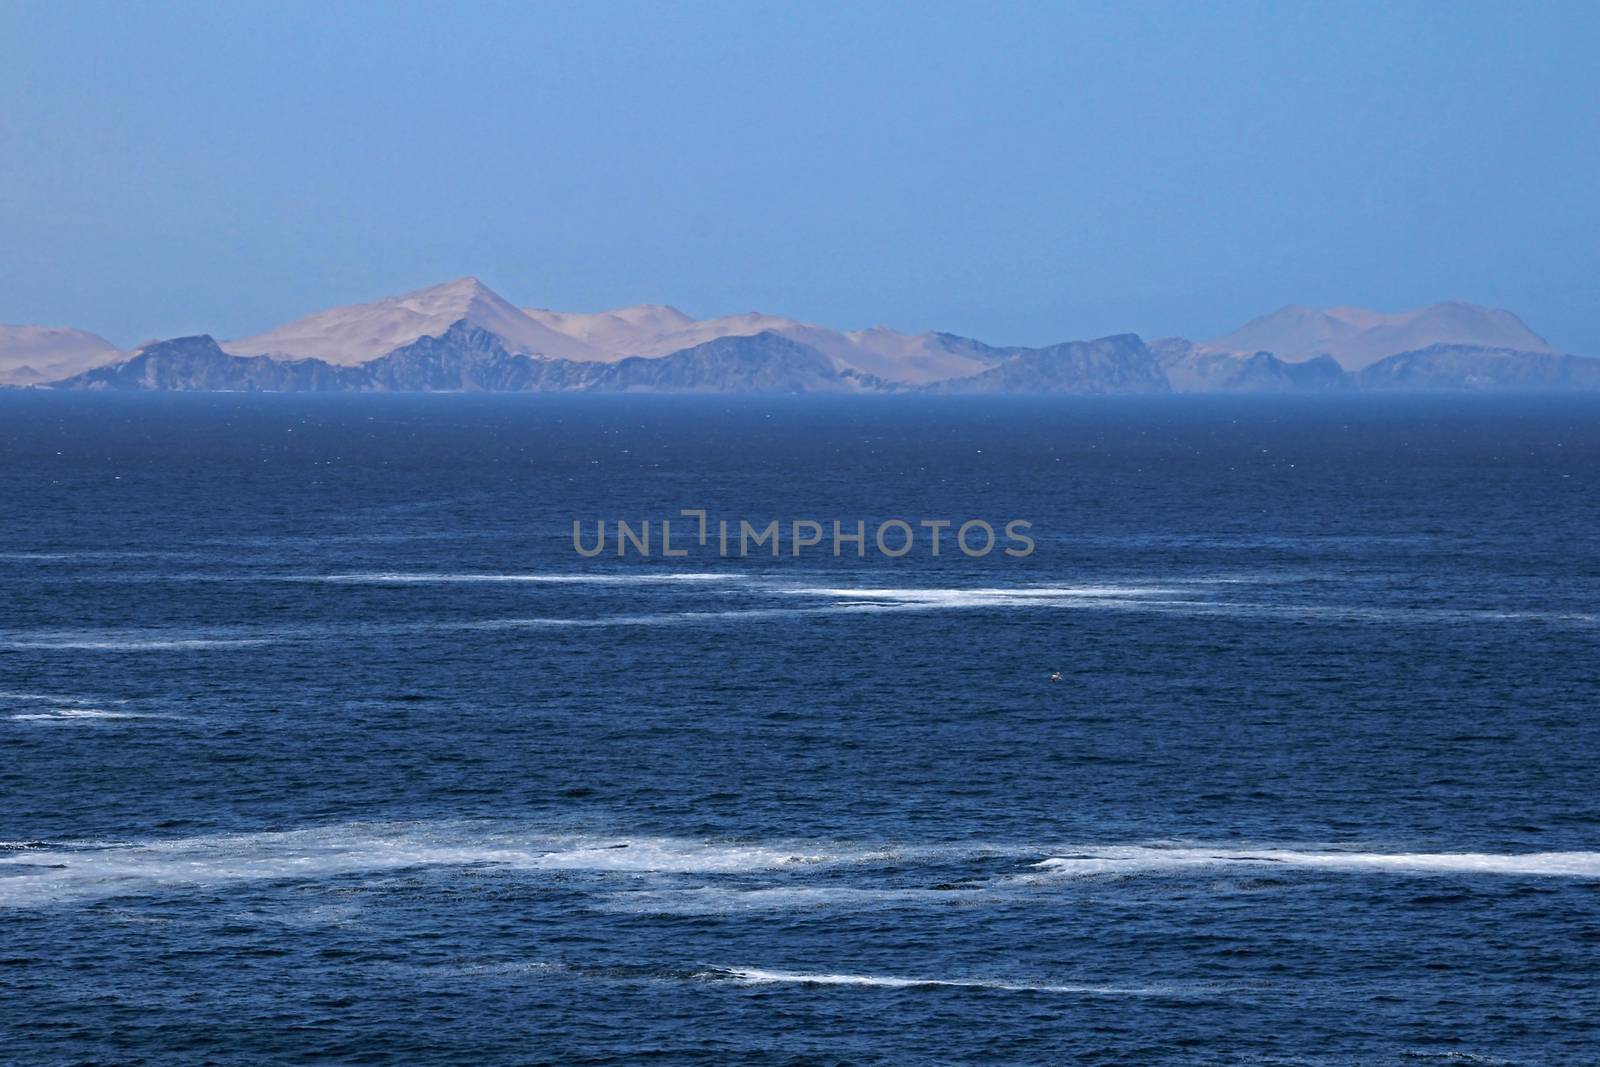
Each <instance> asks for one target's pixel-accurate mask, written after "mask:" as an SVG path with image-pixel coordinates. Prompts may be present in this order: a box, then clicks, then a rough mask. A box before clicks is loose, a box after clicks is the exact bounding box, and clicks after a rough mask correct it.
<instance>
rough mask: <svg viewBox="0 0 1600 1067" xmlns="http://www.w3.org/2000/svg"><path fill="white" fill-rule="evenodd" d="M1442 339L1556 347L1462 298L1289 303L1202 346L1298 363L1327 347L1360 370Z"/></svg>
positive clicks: (1502, 314)
mask: <svg viewBox="0 0 1600 1067" xmlns="http://www.w3.org/2000/svg"><path fill="white" fill-rule="evenodd" d="M1437 344H1452V345H1471V346H1478V347H1483V348H1508V349H1515V350H1517V351H1522V352H1551V351H1553V350H1552V349H1551V347H1550V345H1549V344H1548V343H1547V342H1546V341H1545V339H1544V338H1542V337H1540V336H1539V335H1538V334H1536V333H1534V332H1533V331H1532V330H1530V329H1529V328H1528V327H1527V325H1526V324H1525V323H1524V322H1523V321H1522V320H1521V319H1519V318H1517V316H1516V315H1514V314H1512V313H1511V312H1509V311H1505V310H1503V309H1499V308H1486V307H1480V306H1478V305H1476V304H1469V303H1466V302H1465V301H1460V300H1450V301H1445V302H1443V303H1438V304H1431V305H1429V306H1428V307H1425V308H1418V309H1417V310H1415V311H1400V312H1383V311H1373V310H1370V309H1368V308H1361V307H1350V306H1341V307H1331V308H1322V309H1318V308H1309V307H1305V306H1303V305H1299V304H1289V305H1286V306H1284V307H1282V308H1279V309H1278V310H1277V311H1274V312H1273V313H1272V314H1270V315H1263V316H1262V317H1261V318H1258V319H1253V320H1251V321H1250V322H1248V323H1246V324H1245V325H1244V326H1241V327H1240V328H1239V329H1237V330H1235V331H1233V332H1232V333H1230V334H1225V335H1223V336H1222V337H1218V338H1216V339H1215V340H1212V341H1208V342H1206V343H1205V344H1204V345H1202V346H1201V349H1202V350H1203V351H1207V352H1221V353H1231V354H1244V355H1249V354H1251V353H1254V352H1271V353H1273V354H1274V355H1276V356H1277V357H1278V358H1279V359H1283V360H1286V361H1288V362H1291V363H1295V362H1303V361H1304V360H1308V359H1312V358H1314V357H1316V356H1319V355H1324V354H1326V355H1330V356H1332V357H1333V358H1334V359H1336V360H1338V362H1339V364H1340V365H1341V366H1343V367H1345V368H1346V369H1347V370H1359V369H1361V368H1362V367H1365V366H1368V365H1369V364H1372V363H1376V362H1377V361H1378V360H1380V359H1385V358H1387V357H1389V356H1392V355H1396V354H1398V353H1400V352H1413V351H1416V350H1418V349H1422V348H1428V347H1430V346H1432V345H1437Z"/></svg>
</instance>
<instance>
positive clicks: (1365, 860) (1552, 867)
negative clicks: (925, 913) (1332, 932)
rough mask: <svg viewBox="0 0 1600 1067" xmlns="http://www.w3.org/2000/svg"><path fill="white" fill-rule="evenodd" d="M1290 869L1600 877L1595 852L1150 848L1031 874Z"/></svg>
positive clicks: (1086, 853)
mask: <svg viewBox="0 0 1600 1067" xmlns="http://www.w3.org/2000/svg"><path fill="white" fill-rule="evenodd" d="M1240 866H1243V867H1256V868H1270V867H1274V866H1277V867H1295V868H1306V869H1314V870H1324V871H1351V872H1361V871H1393V872H1396V873H1414V874H1462V875H1470V874H1485V875H1527V876H1539V877H1542V876H1548V877H1575V878H1595V877H1600V852H1527V853H1484V852H1356V851H1337V850H1328V851H1312V850H1299V849H1223V848H1205V847H1198V848H1154V847H1147V846H1138V845H1129V846H1113V847H1106V848H1094V849H1084V850H1081V851H1078V852H1077V853H1076V854H1075V855H1072V856H1060V857H1053V858H1051V859H1046V860H1043V861H1041V862H1040V863H1038V864H1035V868H1036V869H1038V870H1041V871H1044V872H1046V873H1047V874H1048V875H1051V876H1058V877H1087V876H1095V875H1116V874H1136V873H1149V872H1161V871H1181V870H1190V869H1196V868H1207V867H1240Z"/></svg>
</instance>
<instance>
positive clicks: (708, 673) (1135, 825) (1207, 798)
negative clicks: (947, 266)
mask: <svg viewBox="0 0 1600 1067" xmlns="http://www.w3.org/2000/svg"><path fill="white" fill-rule="evenodd" d="M683 508H703V509H706V510H707V511H708V513H709V515H710V517H711V520H712V522H713V523H714V522H715V521H716V520H717V519H718V518H727V519H731V520H734V521H735V522H737V520H738V519H740V518H744V519H748V520H750V521H751V522H752V523H756V524H758V525H759V524H764V523H765V522H767V521H768V520H771V519H778V520H780V521H782V522H784V523H788V522H790V521H792V520H794V519H805V518H812V519H817V520H821V521H823V522H829V521H831V520H832V519H835V518H837V519H840V520H843V521H844V522H845V523H846V526H847V527H849V526H853V524H854V522H855V521H857V520H861V521H864V522H866V523H867V524H868V529H869V531H870V530H871V529H872V528H873V527H874V526H876V524H877V523H879V522H881V521H883V520H885V519H888V518H895V517H899V518H903V519H907V520H911V521H912V522H913V523H914V522H916V521H918V520H921V519H943V520H951V521H953V522H955V523H957V524H959V523H960V522H962V521H964V520H966V519H970V518H983V519H986V520H988V521H990V522H991V523H994V524H995V525H996V526H997V527H999V526H1000V525H1001V524H1003V523H1004V522H1005V521H1007V520H1010V519H1024V520H1027V521H1029V522H1031V523H1032V524H1033V525H1032V527H1031V529H1030V531H1029V532H1030V534H1031V536H1032V537H1033V538H1034V540H1035V542H1036V546H1037V547H1036V550H1035V551H1034V553H1033V554H1032V555H1030V556H1028V557H1026V558H1021V559H1018V558H1012V557H1007V556H1005V555H1003V554H1002V553H1000V552H999V551H996V552H994V553H991V554H990V555H989V556H985V557H983V558H981V559H974V558H969V557H967V556H965V555H963V554H962V553H960V552H959V551H952V550H951V546H950V544H949V543H948V542H946V544H945V548H944V551H943V552H942V553H941V554H940V555H939V556H938V557H937V558H935V557H933V556H931V555H930V554H928V553H927V552H926V551H925V550H924V549H923V548H921V547H919V548H918V549H917V550H915V551H913V552H912V553H910V554H908V555H906V556H905V557H903V558H899V559H886V558H884V557H882V556H881V555H879V554H877V553H876V551H875V550H871V549H870V547H869V551H868V554H867V557H866V558H864V559H857V558H853V557H851V556H848V555H846V556H845V557H843V558H839V559H835V558H833V557H832V555H831V552H829V551H827V546H826V545H825V546H824V549H823V550H821V551H818V552H814V553H806V554H803V555H802V556H801V557H800V558H794V557H793V556H790V555H787V554H786V555H784V556H783V557H781V558H778V559H773V558H771V556H769V555H765V554H760V555H753V556H751V557H749V558H742V559H741V558H726V559H725V558H721V557H720V556H719V555H718V554H717V553H716V552H715V551H714V550H710V549H703V548H700V547H699V546H698V545H693V546H692V547H693V549H694V550H693V551H691V552H690V555H689V556H687V557H684V558H673V559H663V558H661V557H660V554H659V551H657V552H656V553H655V554H654V555H653V556H652V557H651V558H648V559H640V558H638V557H637V556H635V555H630V556H628V557H626V558H620V559H619V558H617V557H616V555H615V554H614V552H610V553H608V554H607V555H604V556H601V557H596V558H592V559H591V558H584V557H581V556H579V555H578V554H577V553H576V552H574V550H573V545H572V536H571V526H572V522H573V521H574V520H575V519H578V520H582V521H584V522H585V523H588V524H592V523H594V522H596V521H601V520H603V521H607V522H612V521H615V520H616V519H625V520H628V521H630V522H632V523H634V524H636V525H637V524H638V523H640V522H641V521H642V520H644V519H647V518H648V519H652V520H655V521H659V519H661V518H663V517H666V518H673V519H679V511H680V509H683ZM679 521H681V522H682V528H681V529H680V527H679V524H678V522H675V523H674V536H675V538H676V537H679V536H681V535H682V533H683V532H684V531H687V530H689V529H690V528H691V525H692V522H691V520H687V519H681V520H679ZM1597 529H1600V404H1597V403H1596V402H1595V401H1593V400H1577V399H1574V400H1559V399H1543V400H1535V399H1507V398H1501V399H1487V398H1448V399H1446V398H1436V399H1405V398H1372V397H1363V398H1361V399H1360V400H1350V399H1336V398H1318V399H1294V398H1291V399H1285V398H1272V399H1255V400H1228V399H1218V398H1209V399H1187V400H1175V399H1163V400H1159V401H1157V400H1122V399H1096V400H1077V401H1066V400H1054V401H1035V400H1020V399H1009V400H994V401H974V400H971V399H960V400H956V399H952V400H948V401H931V400H909V399H896V398H879V399H860V400H852V401H849V402H844V401H818V400H815V399H810V400H803V399H739V400H715V399H687V398H680V399H666V398H652V397H621V398H611V399H599V398H551V397H344V398H338V397H322V398H316V397H311V398H307V397H271V396H267V397H246V396H234V395H152V396H131V397H130V396H85V395H70V396H68V395H53V394H43V393H15V394H10V395H0V1035H3V1038H0V1041H3V1043H0V1060H3V1061H4V1062H7V1063H26V1064H45V1063H61V1064H67V1063H116V1064H136V1063H151V1064H157V1063H161V1064H164V1063H189V1062H194V1063H200V1062H216V1063H249V1064H261V1063H301V1062H309V1061H324V1062H360V1063H408V1064H410V1063H453V1062H463V1061H468V1060H471V1061H475V1062H484V1063H502V1062H504V1063H618V1064H632V1063H639V1062H657V1063H680V1062H681V1063H691V1062H702V1063H913V1064H927V1063H1065V1062H1074V1063H1103V1064H1113V1063H1116V1064H1122V1063H1126V1064H1157V1063H1160V1064H1166V1063H1174V1064H1191V1063H1192V1064H1212V1063H1217V1064H1224V1063H1226V1064H1233V1063H1252V1064H1319V1065H1327V1064H1382V1063H1396V1064H1409V1063H1422V1064H1589V1063H1594V1062H1597V1061H1600V1024H1597V1022H1596V1020H1597V1019H1600V981H1597V980H1600V763H1597V756H1600V725H1597V699H1600V681H1597V677H1596V672H1597V669H1600V666H1597V665H1600V657H1597V655H1596V652H1597V646H1600V543H1597V539H1596V530H1597ZM869 536H870V534H869ZM947 536H949V535H948V534H947ZM713 540H714V538H713ZM613 547H614V546H613ZM763 551H764V550H763ZM785 551H786V552H787V544H786V545H785ZM1057 670H1059V671H1060V672H1061V673H1062V680H1061V681H1059V682H1052V681H1051V680H1050V674H1051V672H1052V671H1057Z"/></svg>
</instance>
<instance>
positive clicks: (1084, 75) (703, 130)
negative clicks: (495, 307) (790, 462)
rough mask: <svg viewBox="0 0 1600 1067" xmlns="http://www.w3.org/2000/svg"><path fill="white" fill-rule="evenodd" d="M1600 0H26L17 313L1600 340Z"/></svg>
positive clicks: (1595, 350) (1017, 339)
mask: <svg viewBox="0 0 1600 1067" xmlns="http://www.w3.org/2000/svg"><path fill="white" fill-rule="evenodd" d="M1597 41H1600V4H1595V3H1589V2H1585V3H1572V4H1562V3H1538V4H1532V5H1528V4H1515V5H1513V4H1511V3H1504V4H1461V3H1416V4H1398V5H1382V6H1379V5H1373V6H1364V5H1352V4H1348V3H1340V4H1329V5H1326V6H1323V5H1314V4H1309V3H1298V2H1293V3H1270V4H1254V3H1215V4H1200V3H1187V2H1186V3H1181V4H1180V3H1170V4H1152V5H1141V4H1131V3H1124V2H1117V3H1105V4H1100V3H1092V4H1091V3H1076V4H1066V3H1062V4H1044V3H1040V4H1022V5H1006V4H997V3H988V2H983V3H980V2H976V0H974V2H972V3H968V4H961V5H949V4H930V3H914V4H913V3H904V4H887V3H866V4H855V3H852V4H849V5H845V4H831V3H819V2H814V0H807V2H804V3H801V2H795V3H790V4H781V5H780V4H776V3H729V4H721V3H716V4H713V3H691V4H668V3H665V2H663V3H651V4H615V3H597V2H592V0H586V2H584V3H581V4H578V3H573V4H559V5H557V4H546V5H538V4H534V3H529V2H519V3H505V4H491V3H470V2H467V0H459V2H456V3H440V4H425V5H424V4H400V3H390V2H386V3H382V4H379V3H367V4H361V3H341V4H332V5H329V4H323V3H316V4H303V5H301V4H286V3H282V2H273V3H268V4H259V5H257V4H248V3H243V2H237V0H230V2H228V3H210V2H208V3H202V4H194V5H187V4H185V5H176V4H156V3H148V4H146V3H141V4H127V3H120V2H119V3H115V4H89V3H82V2H59V0H51V2H49V3H17V2H15V0H0V322H13V323H16V322H39V323H47V324H54V325H74V326H81V327H84V328H87V329H91V330H94V331H96V332H99V333H102V334H104V335H105V336H107V337H108V338H110V339H111V340H113V341H115V342H117V343H118V344H123V345H130V344H132V343H134V342H137V341H141V340H144V339H146V338H150V337H157V336H173V335H176V334H180V333H192V332H198V331H206V332H211V333H214V334H216V335H217V336H219V337H229V336H241V335H245V334H249V333H253V332H256V331H258V330H261V329H264V328H266V327H268V326H271V325H273V324H275V323H278V322H281V321H283V320H285V319H288V318H292V317H295V316H298V315H300V314H303V313H306V312H309V311H313V310H317V309H319V308H323V307H327V306H330V305H333V304H344V303H354V302H358V301H363V300H369V299H374V298H377V297H379V296H384V295H388V294H393V293H397V292H403V291H405V290H408V289H415V288H419V287H421V286H424V285H427V284H431V283H433V282H436V281H442V280H445V279H448V278H452V277H455V276H459V275H463V274H476V275H478V276H479V277H481V278H483V279H484V280H485V281H486V282H487V283H488V284H489V285H491V286H492V287H494V288H495V289H496V290H498V291H499V292H501V293H502V294H503V295H504V296H506V297H508V298H509V299H511V300H513V301H516V302H518V303H522V304H530V305H540V306H546V307H555V308H561V309H565V310H596V309H599V308H604V307H612V306H616V305H620V304H630V303H638V302H646V301H648V302H660V303H671V304H676V305H678V306H680V307H682V308H683V309H684V310H686V311H688V312H690V313H691V314H696V315H712V314H720V313H725V312H732V311H744V310H751V309H761V310H764V311H771V312H775V313H781V314H787V315H793V316H796V317H799V318H803V319H808V320H813V321H820V322H825V323H828V324H831V325H837V326H841V327H851V328H854V327H861V326H868V325H874V324H884V325H889V326H894V327H898V328H901V329H908V330H921V329H928V328H936V329H944V330H951V331H955V332H958V333H963V334H970V335H975V336H978V337H982V338H984V339H986V340H990V341H994V342H997V343H1044V342H1050V341H1057V340H1063V339H1068V338H1078V337H1089V336H1098V335H1103V334H1107V333H1114V332H1123V331H1130V330H1131V331H1137V332H1140V333H1143V334H1145V335H1146V336H1151V337H1155V336H1162V335H1167V334H1182V335H1185V336H1189V337H1195V338H1204V337H1208V336H1212V335H1215V334H1218V333H1221V332H1223V331H1225V330H1227V329H1230V328H1232V327H1234V326H1236V325H1238V324H1239V323H1241V322H1242V321H1244V320H1245V319H1248V318H1250V317H1252V316H1254V315H1256V314H1260V313H1263V312H1266V311H1270V310H1273V309H1274V308H1277V307H1279V306H1281V305H1283V304H1286V303H1304V304H1312V305H1329V304H1342V303H1348V304H1361V305H1367V306H1371V307H1375V308H1378V309H1382V310H1399V309H1404V308H1409V307H1414V306H1419V305H1422V304H1427V303H1431V302H1433V301H1436V300H1443V299H1462V300H1468V301H1472V302H1474V303H1482V304H1490V305H1495V306H1503V307H1509V308H1511V309H1513V310H1515V311H1517V312H1518V313H1519V314H1521V315H1523V316H1524V317H1525V318H1526V319H1527V320H1528V322H1529V324H1530V325H1532V326H1533V327H1534V329H1536V330H1538V331H1540V332H1541V333H1543V334H1544V335H1545V336H1547V337H1548V338H1549V339H1550V340H1551V341H1552V342H1553V343H1555V344H1557V345H1560V346H1564V347H1567V348H1569V349H1571V350H1574V351H1579V352H1582V353H1585V354H1592V355H1600V63H1597V61H1596V57H1595V47H1596V42H1597Z"/></svg>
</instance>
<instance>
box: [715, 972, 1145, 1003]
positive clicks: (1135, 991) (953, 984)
mask: <svg viewBox="0 0 1600 1067" xmlns="http://www.w3.org/2000/svg"><path fill="white" fill-rule="evenodd" d="M706 977H708V978H733V979H736V980H737V981H741V982H749V983H752V984H765V983H792V984H798V985H828V986H867V987H871V988H875V989H917V988H927V987H946V988H953V989H993V990H1000V991H1004V992H1008V993H1076V994H1088V995H1091V996H1125V997H1130V996H1131V997H1139V996H1161V995H1163V994H1170V993H1171V992H1172V991H1171V990H1165V989H1161V988H1158V987H1152V986H1113V985H1085V984H1076V983H1073V984H1059V983H1033V982H1012V981H1006V980H1004V979H998V978H901V977H898V976H894V975H877V974H827V973H809V972H800V971H768V970H761V969H757V968H754V967H728V968H724V969H722V970H718V971H710V972H707V974H706Z"/></svg>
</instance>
